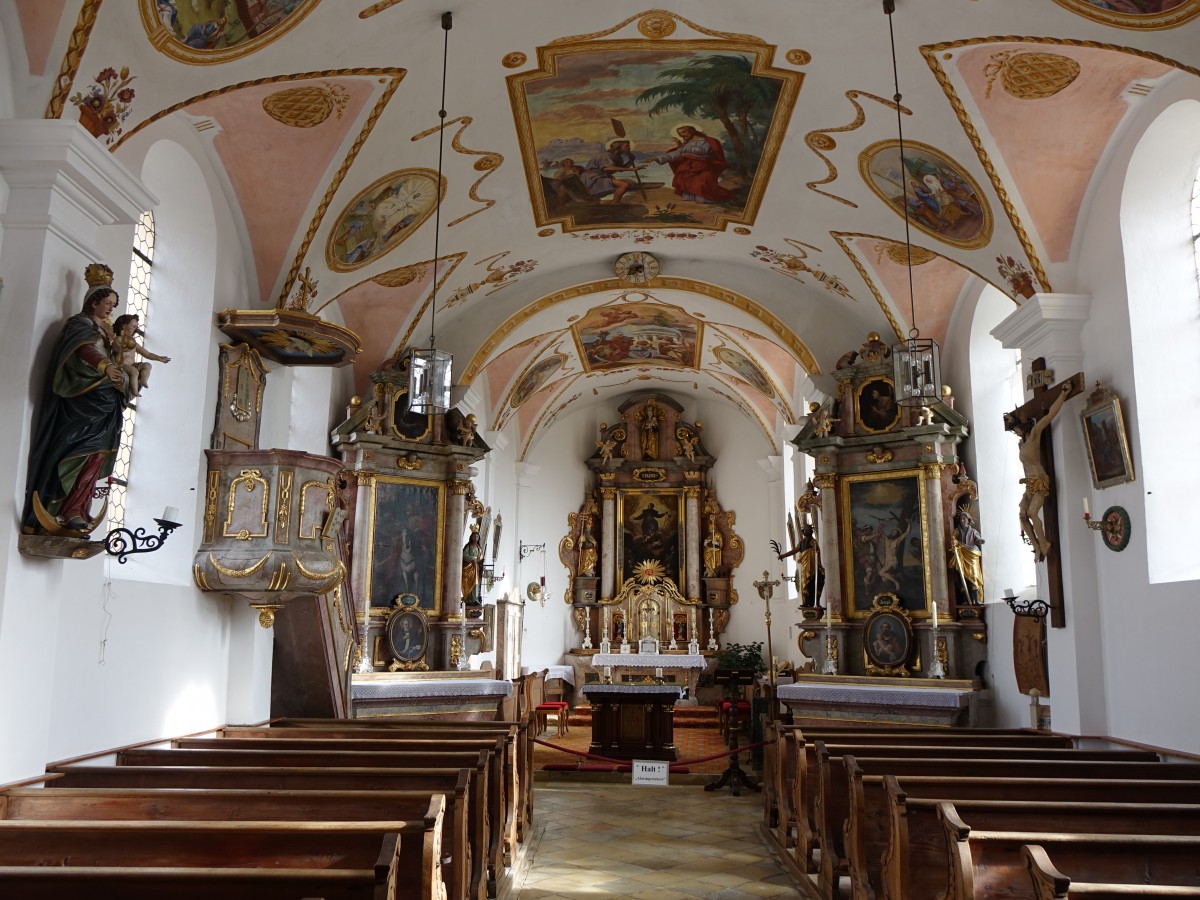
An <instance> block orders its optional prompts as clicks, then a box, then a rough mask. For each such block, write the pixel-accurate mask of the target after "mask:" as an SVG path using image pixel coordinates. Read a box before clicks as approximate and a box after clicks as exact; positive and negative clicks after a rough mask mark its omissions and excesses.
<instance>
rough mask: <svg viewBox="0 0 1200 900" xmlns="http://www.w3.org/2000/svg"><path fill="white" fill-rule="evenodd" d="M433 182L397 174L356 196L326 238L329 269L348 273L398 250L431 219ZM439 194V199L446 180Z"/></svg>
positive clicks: (419, 172) (408, 172) (421, 175)
mask: <svg viewBox="0 0 1200 900" xmlns="http://www.w3.org/2000/svg"><path fill="white" fill-rule="evenodd" d="M437 177H438V176H437V172H434V171H432V170H430V169H401V170H400V171H398V172H392V173H390V174H388V175H384V176H383V177H382V178H380V179H379V180H377V181H375V182H374V183H373V184H371V185H370V186H369V187H367V188H365V189H364V190H363V191H361V192H360V193H359V194H358V196H357V197H355V198H354V199H353V200H351V201H350V204H349V205H348V206H347V207H346V209H345V210H344V211H343V212H342V214H341V215H340V216H339V217H338V219H337V224H336V225H334V227H333V231H332V232H331V233H330V235H329V246H328V247H327V248H326V252H325V261H326V262H327V263H328V264H329V267H330V268H331V269H333V270H334V271H335V272H349V271H351V270H353V269H357V268H360V267H361V266H365V265H366V264H367V263H369V262H370V261H371V260H373V259H375V258H377V257H379V256H382V255H383V254H385V253H387V252H388V251H389V250H391V249H392V248H394V247H396V246H399V244H400V243H402V242H403V241H404V240H406V239H407V238H408V236H409V235H410V234H412V233H413V232H415V231H416V230H417V228H419V227H420V225H421V223H422V222H424V221H425V220H426V219H428V218H429V217H430V216H431V215H432V214H433V211H434V208H435V207H436V206H437V199H438V190H437ZM441 189H442V195H443V196H444V195H445V193H446V179H445V178H443V179H442V184H441Z"/></svg>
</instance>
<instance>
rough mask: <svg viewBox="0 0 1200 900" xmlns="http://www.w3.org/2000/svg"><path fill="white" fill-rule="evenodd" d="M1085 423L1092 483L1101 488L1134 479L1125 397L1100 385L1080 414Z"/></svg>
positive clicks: (1084, 434)
mask: <svg viewBox="0 0 1200 900" xmlns="http://www.w3.org/2000/svg"><path fill="white" fill-rule="evenodd" d="M1079 421H1080V422H1081V423H1083V442H1084V444H1086V445H1087V452H1088V462H1089V463H1090V464H1091V468H1092V484H1093V485H1094V486H1095V487H1096V489H1097V490H1099V489H1101V488H1106V487H1112V486H1113V485H1114V484H1124V483H1125V482H1127V481H1133V480H1134V477H1133V462H1132V460H1131V459H1130V457H1129V439H1128V438H1127V437H1126V435H1125V418H1124V416H1123V415H1122V414H1121V400H1120V398H1119V397H1117V395H1116V394H1114V393H1113V392H1112V391H1110V390H1108V389H1107V388H1102V387H1100V385H1096V389H1095V390H1094V391H1092V393H1091V394H1089V395H1088V405H1087V406H1086V407H1084V409H1083V412H1081V413H1080V414H1079Z"/></svg>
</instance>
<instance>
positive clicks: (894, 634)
mask: <svg viewBox="0 0 1200 900" xmlns="http://www.w3.org/2000/svg"><path fill="white" fill-rule="evenodd" d="M912 652H913V632H912V624H911V623H910V622H909V621H908V617H907V616H906V615H904V614H903V613H902V612H899V611H898V610H896V609H877V610H876V611H875V612H873V613H871V615H870V616H869V617H868V618H867V621H866V624H864V625H863V655H864V656H865V657H866V665H867V671H868V672H872V671H874V672H876V673H879V674H884V675H894V674H901V673H905V674H906V670H907V668H908V662H909V657H910V656H911V655H912Z"/></svg>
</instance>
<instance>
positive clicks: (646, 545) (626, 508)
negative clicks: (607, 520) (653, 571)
mask: <svg viewBox="0 0 1200 900" xmlns="http://www.w3.org/2000/svg"><path fill="white" fill-rule="evenodd" d="M681 502H682V495H681V494H680V493H679V492H678V491H661V492H653V491H622V493H621V510H620V513H619V519H620V523H621V525H620V527H621V562H620V572H621V580H622V582H624V580H625V579H626V578H630V577H631V576H632V575H633V570H634V568H635V567H639V566H642V564H643V563H646V562H650V563H652V564H657V569H658V570H660V571H661V574H660V575H659V577H660V578H666V579H669V580H670V581H672V582H673V583H674V584H676V585H678V584H679V583H680V582H679V573H680V571H681V561H680V553H681V541H680V540H679V531H680V522H681V519H682V515H681V512H680V504H681Z"/></svg>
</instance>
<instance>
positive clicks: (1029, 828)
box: [854, 785, 1200, 900]
mask: <svg viewBox="0 0 1200 900" xmlns="http://www.w3.org/2000/svg"><path fill="white" fill-rule="evenodd" d="M1161 793H1162V792H1159V795H1160V796H1161ZM1096 801H1103V802H1096ZM949 802H950V801H947V800H938V799H932V798H931V799H928V800H920V799H911V800H907V801H901V802H899V803H898V804H897V808H896V814H897V816H898V818H897V819H896V821H895V822H894V823H893V825H894V827H895V828H896V830H897V833H896V843H895V844H894V849H895V853H896V857H895V858H893V857H892V856H891V855H890V854H891V853H892V847H891V846H889V848H888V850H887V851H886V852H887V853H888V854H889V856H888V857H887V869H886V873H885V874H884V878H883V881H882V882H878V881H877V882H876V883H877V884H878V883H882V885H883V889H884V890H885V891H886V894H887V896H888V897H892V898H895V900H900V898H903V897H908V898H912V900H919V898H925V897H935V896H937V897H940V896H942V895H944V893H945V892H946V890H947V888H948V887H949V886H950V877H949V866H948V864H947V860H948V859H949V858H950V855H951V852H952V849H953V848H952V847H951V846H950V845H949V844H948V840H947V835H946V831H945V828H944V825H943V822H942V819H941V817H940V815H939V806H940V805H941V804H943V803H949ZM952 808H953V809H955V810H956V815H957V816H958V817H959V818H960V819H962V820H963V821H965V822H969V823H970V824H971V826H972V828H973V829H982V830H986V831H1005V832H1010V831H1011V832H1018V831H1019V832H1044V831H1054V832H1064V833H1080V834H1113V833H1116V834H1182V835H1189V834H1190V835H1200V805H1195V804H1181V803H1172V802H1165V803H1155V802H1134V803H1114V802H1109V801H1108V798H1107V797H1106V796H1105V792H1104V790H1103V788H1102V787H1100V786H1099V785H1094V786H1093V799H1092V800H1091V801H1061V800H1044V799H1043V798H1042V792H1040V791H1037V790H1028V789H1027V791H1026V796H1025V797H1024V798H1023V799H1006V800H956V801H954V802H953V804H952ZM1017 863H1018V869H1017V870H1016V871H1018V873H1019V875H1020V878H1019V880H1020V881H1021V882H1022V884H1026V883H1027V882H1028V879H1027V878H1026V877H1025V868H1024V866H1023V865H1022V864H1020V861H1019V860H1017ZM869 893H870V892H869V890H867V889H866V885H863V884H860V885H859V886H857V887H856V888H855V890H854V895H855V896H868V895H869Z"/></svg>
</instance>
